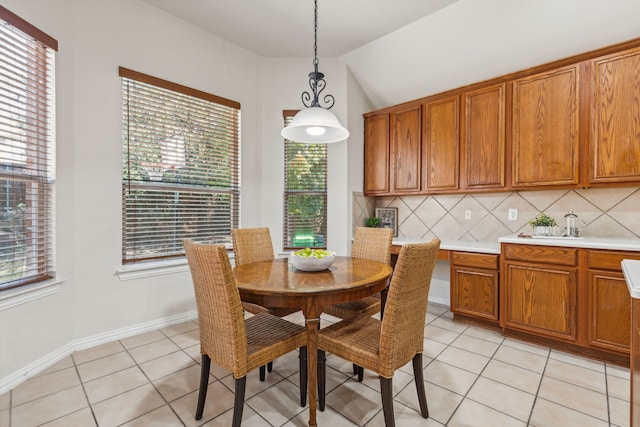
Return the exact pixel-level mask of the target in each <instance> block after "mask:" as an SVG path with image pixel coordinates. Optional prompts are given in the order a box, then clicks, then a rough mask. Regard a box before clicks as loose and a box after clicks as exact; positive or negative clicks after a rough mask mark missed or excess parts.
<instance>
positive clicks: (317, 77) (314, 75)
mask: <svg viewBox="0 0 640 427" xmlns="http://www.w3.org/2000/svg"><path fill="white" fill-rule="evenodd" d="M314 3H315V8H314V14H313V18H314V26H313V71H312V72H311V73H309V87H311V91H312V92H313V98H312V97H311V94H310V93H309V92H303V93H302V103H303V104H304V106H305V107H307V108H309V107H321V108H326V109H329V108H331V107H333V104H334V103H335V99H334V97H333V95H324V98H323V102H324V103H325V104H327V105H326V106H322V105H320V103H319V101H318V96H319V95H320V93H321V92H322V91H323V90H324V88H325V87H326V85H327V83H326V82H325V80H324V74H322V73H321V72H319V71H318V63H319V62H320V61H318V0H314Z"/></svg>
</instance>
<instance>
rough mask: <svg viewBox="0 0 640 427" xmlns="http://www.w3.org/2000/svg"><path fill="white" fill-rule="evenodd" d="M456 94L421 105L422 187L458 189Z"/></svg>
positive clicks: (457, 115)
mask: <svg viewBox="0 0 640 427" xmlns="http://www.w3.org/2000/svg"><path fill="white" fill-rule="evenodd" d="M458 99H459V97H458V96H454V97H450V98H446V99H443V100H439V101H434V102H429V103H426V104H423V106H422V190H423V191H428V192H438V191H443V190H456V189H458V182H459V180H458V170H459V169H458V165H459V162H460V160H459V148H458V147H459V146H460V132H459V127H458V122H459V120H458V117H459V115H460V113H459V111H460V108H459V101H458Z"/></svg>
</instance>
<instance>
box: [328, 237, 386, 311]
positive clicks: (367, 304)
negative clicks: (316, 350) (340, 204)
mask: <svg viewBox="0 0 640 427" xmlns="http://www.w3.org/2000/svg"><path fill="white" fill-rule="evenodd" d="M392 239H393V230H391V229H390V228H371V227H356V231H355V233H354V236H353V244H352V246H351V256H352V257H355V258H366V259H371V260H373V261H378V262H382V263H385V264H389V263H390V262H391V241H392ZM380 301H381V300H380V294H376V295H373V296H369V297H365V298H362V299H359V300H356V301H349V302H343V303H340V304H333V305H330V306H328V307H325V308H324V309H323V311H324V312H325V313H326V314H329V315H331V316H334V317H338V318H340V319H348V318H350V317H353V316H355V315H357V314H367V315H369V316H371V315H374V314H376V313H378V312H379V311H380V310H381V308H382V305H381V302H380Z"/></svg>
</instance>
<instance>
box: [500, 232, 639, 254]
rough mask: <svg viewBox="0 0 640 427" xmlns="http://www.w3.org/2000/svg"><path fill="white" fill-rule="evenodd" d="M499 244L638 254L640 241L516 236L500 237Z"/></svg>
mask: <svg viewBox="0 0 640 427" xmlns="http://www.w3.org/2000/svg"><path fill="white" fill-rule="evenodd" d="M498 241H499V242H500V243H519V244H525V245H543V246H568V247H573V248H589V249H609V250H620V251H638V252H640V239H635V238H626V237H612V238H604V237H544V238H542V237H539V238H535V237H532V238H526V237H518V236H516V235H512V236H505V237H500V238H499V239H498Z"/></svg>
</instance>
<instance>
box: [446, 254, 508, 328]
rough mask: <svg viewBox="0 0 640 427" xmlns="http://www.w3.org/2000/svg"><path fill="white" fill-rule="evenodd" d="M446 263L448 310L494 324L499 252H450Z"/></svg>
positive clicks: (495, 320) (496, 303)
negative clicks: (448, 292)
mask: <svg viewBox="0 0 640 427" xmlns="http://www.w3.org/2000/svg"><path fill="white" fill-rule="evenodd" d="M449 263H450V271H451V274H450V277H451V287H450V289H451V299H450V307H451V312H452V313H454V315H462V316H464V317H465V318H467V319H480V320H482V321H489V322H490V323H494V324H496V325H497V323H498V276H499V275H498V268H499V255H494V254H480V253H473V252H457V251H452V252H451V253H450V261H449Z"/></svg>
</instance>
